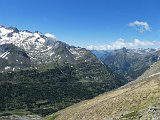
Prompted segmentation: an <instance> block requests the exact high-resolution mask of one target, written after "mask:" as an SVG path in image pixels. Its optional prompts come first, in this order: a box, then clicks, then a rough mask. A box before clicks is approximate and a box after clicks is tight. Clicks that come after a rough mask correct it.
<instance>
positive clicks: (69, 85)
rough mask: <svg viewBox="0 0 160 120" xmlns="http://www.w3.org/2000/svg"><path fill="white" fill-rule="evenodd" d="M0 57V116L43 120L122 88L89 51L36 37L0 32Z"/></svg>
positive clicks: (0, 28) (1, 29)
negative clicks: (36, 117) (23, 115)
mask: <svg viewBox="0 0 160 120" xmlns="http://www.w3.org/2000/svg"><path fill="white" fill-rule="evenodd" d="M0 57H1V58H0V62H1V63H0V65H1V68H0V70H1V72H0V111H1V112H0V116H4V115H12V114H13V115H14V114H15V113H16V114H33V113H34V114H40V115H42V116H45V115H47V114H50V113H53V112H56V111H58V110H60V109H63V108H65V107H67V106H70V105H72V104H73V103H77V102H79V101H82V100H85V99H91V98H93V97H95V96H97V95H99V94H101V93H103V92H106V91H109V90H112V89H115V88H117V87H119V86H122V85H123V84H125V83H126V80H125V79H124V78H122V77H120V76H119V75H117V74H115V73H114V72H113V71H112V70H111V69H110V68H109V67H108V66H107V65H105V64H103V63H102V62H101V61H100V60H99V59H98V58H97V57H96V56H95V55H93V54H92V53H91V51H89V50H86V49H85V48H80V47H74V46H70V45H68V44H66V43H64V42H61V41H58V40H57V39H56V38H55V37H54V36H53V35H49V34H46V35H43V34H42V33H40V32H37V31H36V32H30V31H28V30H23V31H21V30H18V29H17V28H15V27H5V26H0ZM16 111H19V112H18V113H17V112H16Z"/></svg>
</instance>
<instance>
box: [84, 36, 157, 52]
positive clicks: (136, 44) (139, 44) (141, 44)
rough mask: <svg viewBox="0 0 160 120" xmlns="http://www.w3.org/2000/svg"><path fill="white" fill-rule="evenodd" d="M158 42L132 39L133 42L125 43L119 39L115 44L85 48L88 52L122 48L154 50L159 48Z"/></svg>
mask: <svg viewBox="0 0 160 120" xmlns="http://www.w3.org/2000/svg"><path fill="white" fill-rule="evenodd" d="M159 46H160V42H157V41H143V40H139V39H134V40H133V42H126V41H125V40H124V39H122V38H119V39H118V40H116V41H115V42H113V43H111V44H108V45H90V46H87V49H89V50H114V49H121V48H123V47H126V48H129V49H136V48H154V47H159Z"/></svg>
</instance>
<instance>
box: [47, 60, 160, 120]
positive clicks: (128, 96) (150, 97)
mask: <svg viewBox="0 0 160 120" xmlns="http://www.w3.org/2000/svg"><path fill="white" fill-rule="evenodd" d="M159 65H160V63H157V64H155V65H154V66H153V67H152V68H151V70H152V72H151V73H152V74H154V73H155V72H159V71H154V72H153V68H154V67H156V69H157V70H158V68H159ZM149 71H150V70H148V71H147V72H148V73H149ZM147 75H148V74H147ZM147 75H145V74H144V76H143V77H142V78H143V79H142V80H138V82H134V83H133V84H128V85H126V86H125V87H121V88H119V89H117V90H114V91H111V92H107V93H105V94H103V95H100V96H98V97H95V98H93V99H91V100H86V101H83V102H80V103H78V104H75V105H73V106H71V107H68V108H66V109H64V110H62V111H59V112H57V113H55V114H54V115H53V118H54V119H56V120H101V119H106V120H108V119H109V118H117V119H128V120H130V119H146V118H147V119H148V118H151V119H154V118H155V117H156V115H155V114H152V113H148V110H149V109H150V107H156V109H155V110H156V111H159V108H160V82H159V81H160V75H156V76H152V77H148V76H147ZM144 78H145V79H144ZM154 115H155V116H154ZM55 116H56V117H55ZM49 120H52V116H50V119H49Z"/></svg>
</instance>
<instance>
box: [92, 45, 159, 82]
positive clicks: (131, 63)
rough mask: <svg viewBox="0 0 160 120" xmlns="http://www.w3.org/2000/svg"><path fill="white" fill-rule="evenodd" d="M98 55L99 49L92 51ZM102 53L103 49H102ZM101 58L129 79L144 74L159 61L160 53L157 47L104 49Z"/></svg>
mask: <svg viewBox="0 0 160 120" xmlns="http://www.w3.org/2000/svg"><path fill="white" fill-rule="evenodd" d="M92 52H93V53H94V54H95V55H97V53H98V51H97V52H95V51H92ZM100 53H102V51H100ZM98 57H99V59H100V60H101V61H102V62H104V63H105V64H106V65H108V66H109V67H110V68H111V69H112V70H113V71H114V72H116V73H117V74H120V75H122V76H124V77H125V78H126V79H127V80H128V81H131V80H135V79H136V78H137V77H139V76H140V75H142V74H143V73H144V72H145V70H147V69H148V68H149V66H150V65H152V64H153V63H154V62H156V61H158V60H159V58H160V54H159V53H158V50H156V49H149V48H148V49H126V48H122V49H118V50H113V51H106V52H104V51H103V55H102V56H99V54H98Z"/></svg>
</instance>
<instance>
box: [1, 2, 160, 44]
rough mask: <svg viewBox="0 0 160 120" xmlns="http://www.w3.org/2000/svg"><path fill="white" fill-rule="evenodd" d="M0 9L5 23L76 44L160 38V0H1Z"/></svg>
mask: <svg viewBox="0 0 160 120" xmlns="http://www.w3.org/2000/svg"><path fill="white" fill-rule="evenodd" d="M0 9H1V10H0V16H1V17H0V24H2V25H5V26H15V27H17V28H19V29H22V30H23V29H28V30H31V31H36V30H38V31H41V32H42V33H52V34H54V35H55V36H56V37H57V38H58V39H59V40H61V41H64V42H66V43H68V44H71V45H75V46H81V47H87V46H90V47H91V45H92V46H93V47H94V46H96V47H99V46H100V47H105V46H104V45H111V47H112V45H113V44H114V43H115V41H116V42H117V40H118V41H121V42H122V44H123V43H125V44H127V45H128V44H129V43H133V44H136V43H135V41H136V40H137V39H138V40H139V41H140V42H141V41H142V42H152V41H154V43H156V42H159V40H160V13H159V11H160V0H0ZM136 22H138V24H136ZM146 24H147V25H148V27H149V28H148V29H146ZM124 41H125V42H124ZM149 45H151V44H148V46H149ZM148 46H147V47H148ZM156 47H157V46H156Z"/></svg>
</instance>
